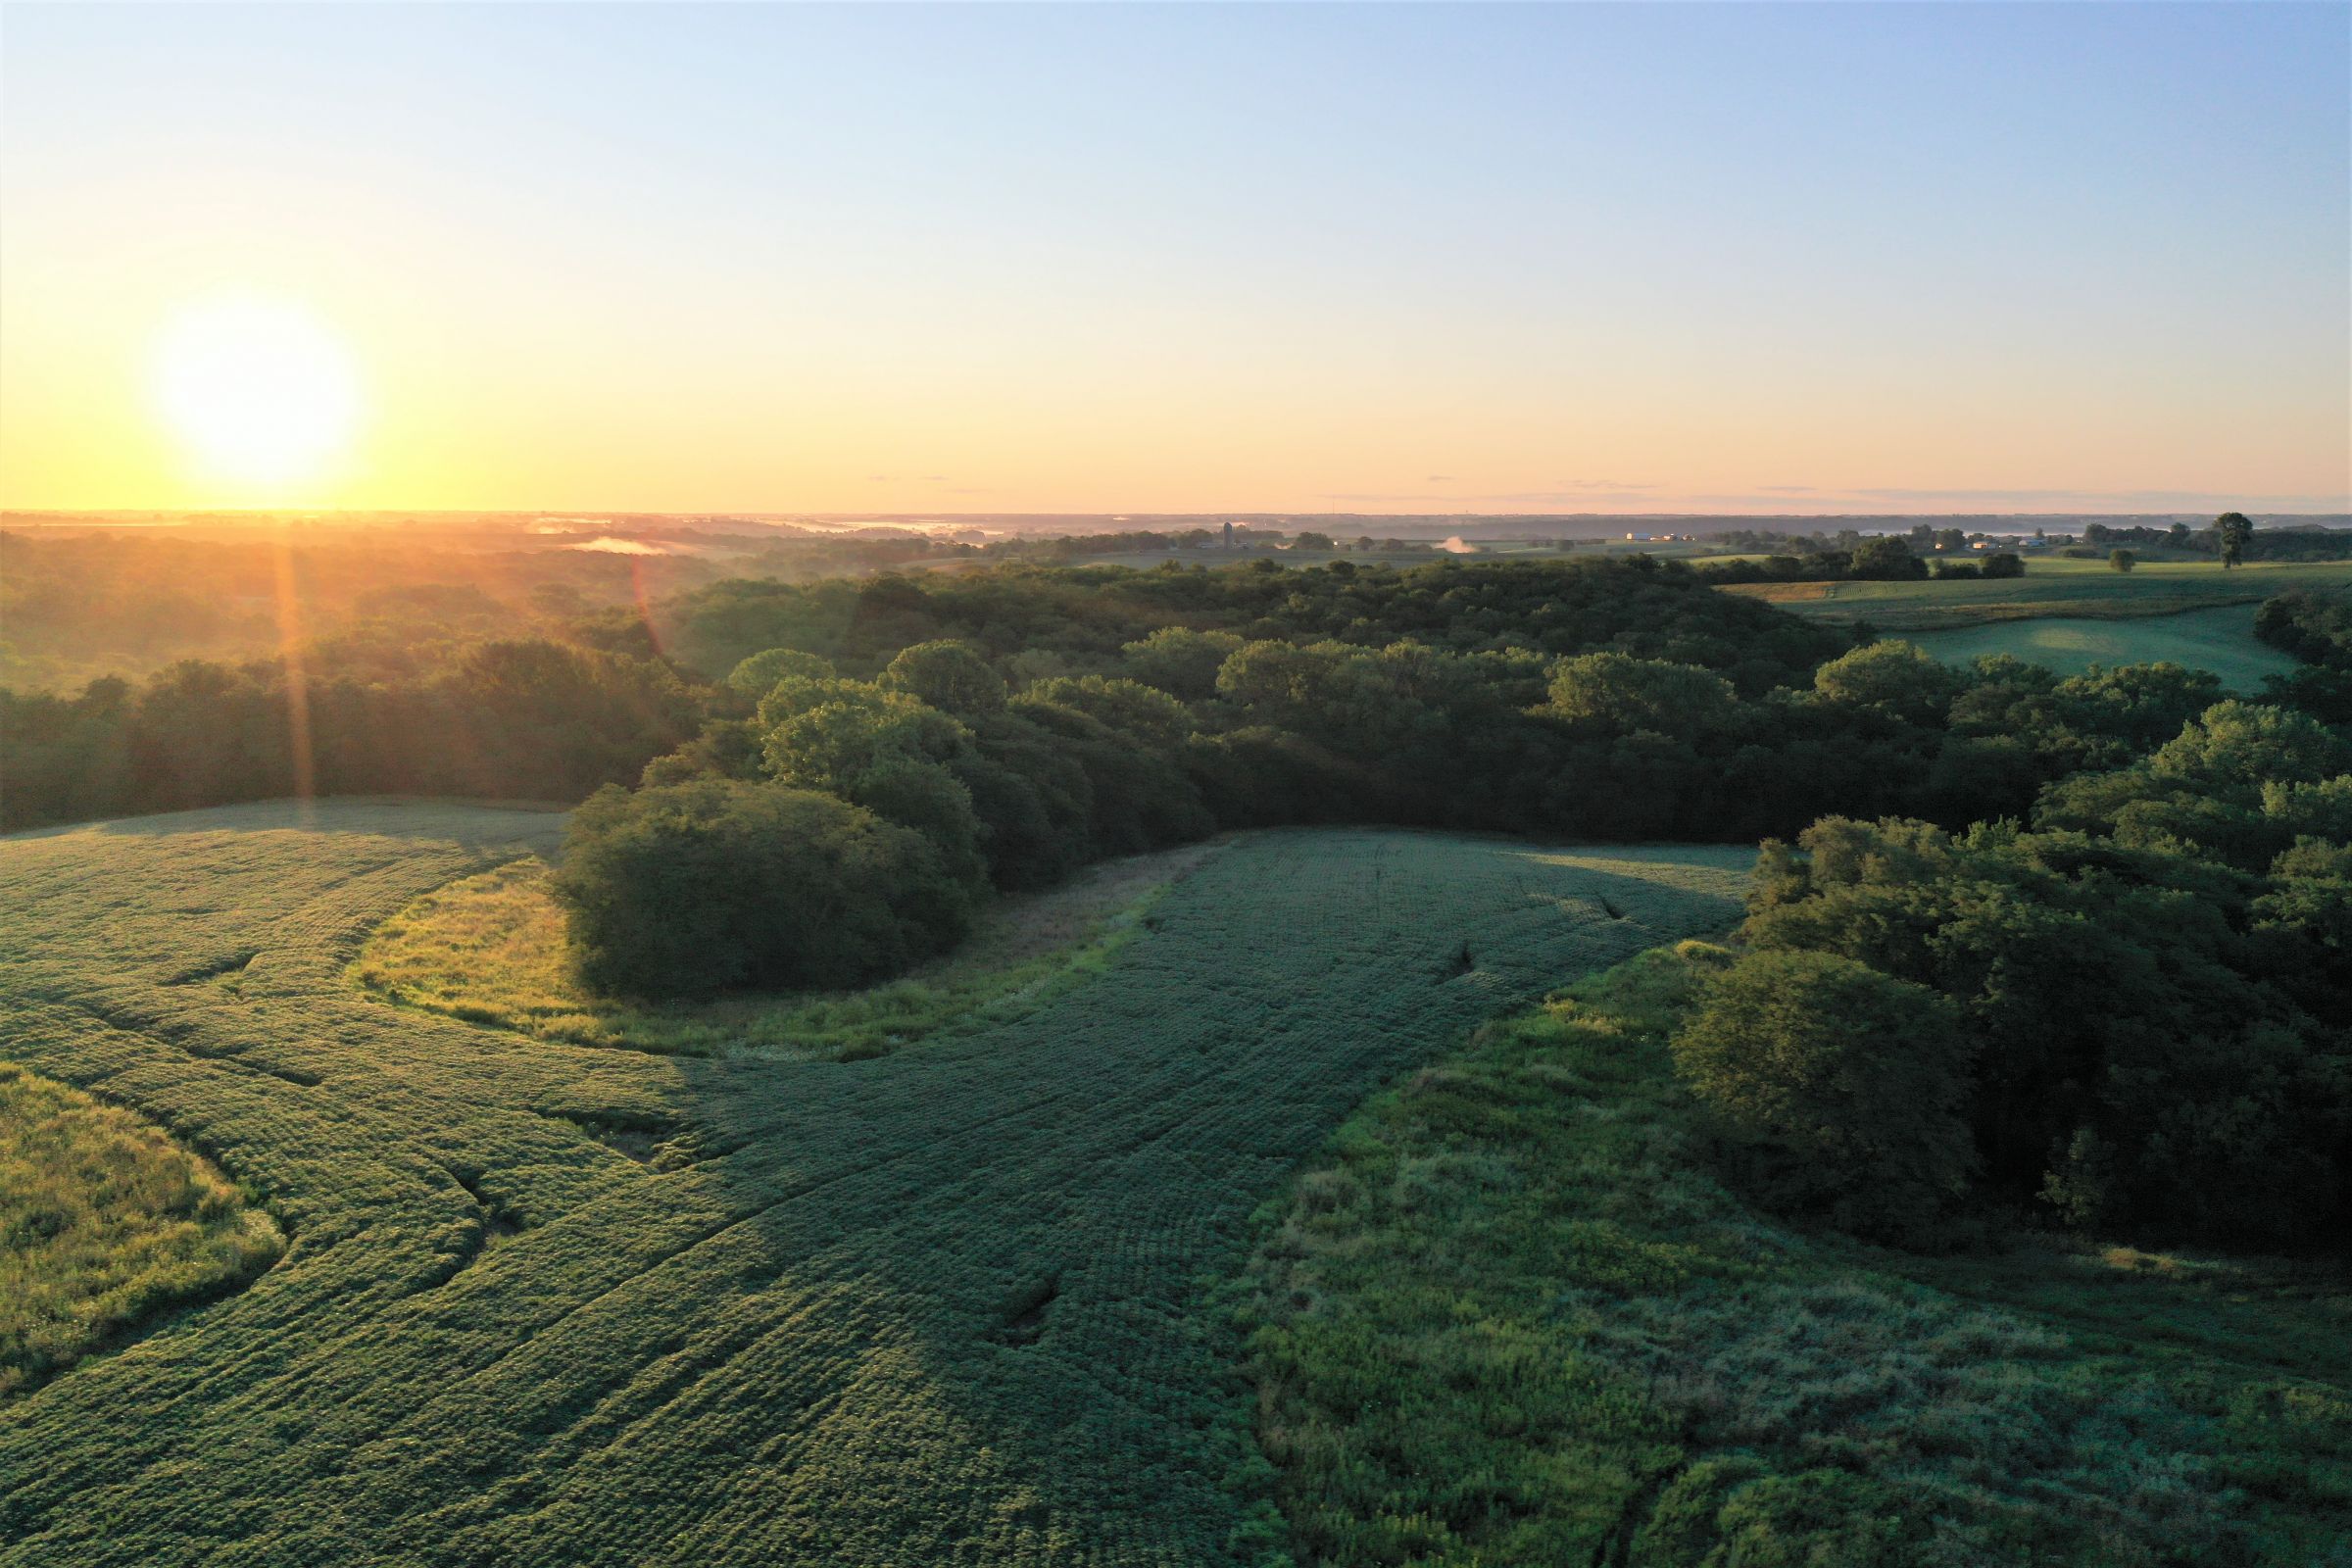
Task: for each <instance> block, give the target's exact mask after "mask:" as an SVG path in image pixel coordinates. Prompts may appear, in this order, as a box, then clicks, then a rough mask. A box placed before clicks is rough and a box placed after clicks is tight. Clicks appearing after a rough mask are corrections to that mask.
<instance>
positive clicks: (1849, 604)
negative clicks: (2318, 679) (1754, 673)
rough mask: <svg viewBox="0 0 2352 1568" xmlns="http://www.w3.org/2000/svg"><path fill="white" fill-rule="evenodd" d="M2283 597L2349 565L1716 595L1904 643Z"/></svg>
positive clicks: (2317, 588) (2086, 569) (1741, 589)
mask: <svg viewBox="0 0 2352 1568" xmlns="http://www.w3.org/2000/svg"><path fill="white" fill-rule="evenodd" d="M2290 588H2299V589H2303V590H2305V591H2307V592H2312V593H2343V592H2352V562H2320V563H2306V562H2292V561H2257V562H2251V563H2248V564H2245V565H2242V566H2238V567H2235V568H2225V567H2223V566H2221V565H2220V564H2216V563H2213V562H2205V561H2150V562H2143V563H2142V564H2140V565H2139V566H2138V567H2137V568H2136V569H2135V570H2132V571H2129V572H2121V571H2117V570H2115V569H2114V568H2113V567H2111V566H2109V565H2108V564H2106V563H2105V562H2103V561H2069V560H2066V559H2064V558H2053V557H2035V558H2034V559H2032V560H2030V561H2028V562H2027V563H2026V574H2025V575H2024V576H2023V577H2005V578H1993V579H1990V580H1986V579H1983V578H1979V579H1976V580H1974V581H1971V580H1968V579H1959V580H1951V579H1946V580H1942V581H1938V580H1936V579H1935V578H1927V579H1924V580H1921V581H1916V582H1800V583H1736V584H1730V585H1727V586H1726V587H1725V588H1724V589H1723V592H1725V593H1737V594H1745V595H1747V596H1749V597H1750V598H1756V599H1763V600H1767V601H1769V602H1771V603H1772V604H1774V605H1777V606H1778V607H1779V608H1781V609H1783V610H1787V611H1792V612H1794V613H1797V614H1800V615H1810V616H1813V617H1816V618H1818V619H1824V620H1835V621H1840V622H1847V621H1855V620H1867V621H1869V622H1870V623H1871V624H1872V625H1873V626H1876V627H1877V628H1878V629H1879V630H1881V631H1883V632H1901V633H1905V634H1908V633H1911V632H1916V631H1936V630H1942V629H1947V628H1950V627H1954V626H1973V625H1981V624H1984V623H1985V622H1987V621H1995V620H2023V619H2030V618H2033V617H2035V616H2048V615H2066V616H2076V617H2082V618H2098V619H2109V618H2117V617H2131V616H2136V615H2169V614H2174V613H2179V612H2181V611H2188V610H2210V609H2214V608H2216V607H2218V606H2222V605H2253V604H2258V603H2260V602H2261V601H2262V600H2265V599H2268V598H2270V597H2272V596H2273V595H2274V594H2282V593H2285V592H2286V591H2287V590H2288V589H2290ZM2258 646H2259V645H2258Z"/></svg>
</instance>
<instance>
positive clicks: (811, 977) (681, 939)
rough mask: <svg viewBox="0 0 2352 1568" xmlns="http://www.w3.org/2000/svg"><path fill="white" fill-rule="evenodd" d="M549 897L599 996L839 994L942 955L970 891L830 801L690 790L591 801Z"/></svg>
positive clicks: (943, 866)
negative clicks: (746, 991)
mask: <svg viewBox="0 0 2352 1568" xmlns="http://www.w3.org/2000/svg"><path fill="white" fill-rule="evenodd" d="M555 890H556V894H557V896H558V897H559V898H560V899H562V900H563V901H564V906H565V907H566V909H567V910H568V912H569V916H570V936H571V944H572V948H573V952H574V954H575V956H576V957H577V960H578V963H579V966H580V972H581V976H582V978H583V979H584V980H586V981H587V982H588V984H590V985H591V986H593V987H595V988H596V989H598V990H601V991H609V992H614V993H619V994H622V995H636V996H655V997H659V996H679V995H692V994H699V993H707V992H711V991H717V990H722V989H726V988H729V987H737V986H759V987H769V988H776V989H785V988H796V987H810V986H846V985H853V984H856V983H858V982H859V981H862V980H867V979H871V978H873V977H875V976H878V975H883V974H887V973H890V972H892V971H894V970H896V969H899V968H903V967H905V966H906V965H907V963H909V962H912V961H914V960H915V959H918V958H921V957H924V956H929V955H931V954H934V953H937V952H940V951H942V950H943V949H945V948H947V947H948V946H949V945H951V944H952V943H954V942H955V941H956V939H957V938H958V937H960V936H961V935H962V934H963V932H964V930H965V929H966V927H967V926H968V925H969V923H970V917H971V894H970V892H969V890H968V889H967V888H966V886H965V885H964V884H963V882H962V881H960V880H959V879H958V878H957V877H956V874H955V872H954V870H953V869H952V868H951V867H950V866H949V865H948V864H947V863H946V860H945V858H943V856H942V854H941V851H940V850H939V848H938V847H937V846H935V845H934V844H933V843H932V842H931V841H930V840H929V839H927V838H925V837H924V836H923V835H922V834H920V833H917V832H915V831H914V830H912V829H910V828H906V827H901V826H899V825H897V824H895V823H891V822H886V821H883V820H881V819H880V818H878V817H877V816H875V815H874V813H872V812H871V811H868V810H865V809H861V808H858V807H855V806H852V805H850V804H848V803H847V802H845V801H841V800H837V799H835V798H834V797H832V796H829V795H819V794H815V793H813V792H810V791H806V790H794V789H784V788H780V787H778V786H775V785H769V784H746V783H739V782H735V781H731V780H722V779H698V780H694V781H692V782H689V783H684V784H670V785H660V786H656V787H653V788H649V789H642V790H639V791H637V792H636V793H634V794H630V793H626V792H623V791H621V790H617V789H606V790H602V791H599V792H598V793H597V794H596V795H594V796H592V797H590V798H589V800H588V802H587V804H586V805H584V806H582V807H581V808H580V809H578V810H577V811H576V812H574V813H573V815H572V820H571V825H570V828H569V830H568V832H567V833H566V834H565V837H564V867H563V869H562V870H561V871H560V872H558V873H557V876H556V880H555Z"/></svg>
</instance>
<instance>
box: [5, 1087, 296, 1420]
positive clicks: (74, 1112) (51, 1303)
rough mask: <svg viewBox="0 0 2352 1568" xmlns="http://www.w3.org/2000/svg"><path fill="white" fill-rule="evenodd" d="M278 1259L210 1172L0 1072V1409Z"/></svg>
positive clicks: (250, 1212)
mask: <svg viewBox="0 0 2352 1568" xmlns="http://www.w3.org/2000/svg"><path fill="white" fill-rule="evenodd" d="M284 1247H285V1238H284V1237H283V1236H281V1235H280V1234H279V1233H278V1229H277V1225H276V1222H275V1221H273V1220H271V1219H270V1216H269V1215H268V1214H265V1213H263V1212H261V1211H260V1210H259V1209H254V1208H248V1207H247V1206H246V1204H245V1202H244V1200H243V1197H242V1196H241V1195H240V1194H239V1193H238V1192H237V1190H236V1188H235V1187H234V1186H233V1185H231V1184H230V1183H229V1182H228V1181H227V1179H226V1178H224V1177H223V1176H221V1172H220V1171H218V1170H217V1169H215V1168H214V1167H213V1165H212V1164H211V1162H210V1161H208V1160H205V1159H203V1158H200V1157H199V1156H197V1155H195V1154H191V1153H189V1152H187V1151H186V1150H184V1149H180V1148H177V1147H176V1146H174V1145H173V1144H172V1141H171V1140H170V1139H169V1138H166V1137H165V1136H164V1135H163V1134H162V1133H161V1132H160V1131H158V1130H157V1129H156V1128H154V1127H151V1126H149V1125H147V1124H146V1123H144V1122H142V1121H140V1120H139V1119H138V1118H137V1117H136V1116H133V1115H130V1114H129V1113H128V1112H126V1111H123V1110H120V1109H118V1108H116V1107H114V1106H112V1105H105V1104H101V1103H98V1102H97V1101H95V1100H92V1099H91V1098H90V1097H89V1096H88V1095H85V1094H82V1093H81V1092H80V1091H78V1090H74V1089H69V1088H68V1087H66V1086H65V1085H64V1084H61V1083H55V1082H52V1081H51V1080H49V1079H46V1078H42V1077H40V1076H38V1075H36V1074H33V1073H29V1072H26V1071H25V1069H24V1068H22V1067H19V1066H16V1065H15V1064H13V1063H11V1062H6V1061H0V1401H4V1400H6V1399H7V1398H8V1397H9V1396H11V1395H15V1394H21V1393H23V1392H24V1391H25V1390H26V1389H30V1388H33V1387H36V1386H37V1385H38V1384H40V1383H41V1382H43V1381H44V1380H46V1379H47V1378H49V1377H51V1376H53V1375H55V1374H56V1373H57V1372H59V1371H61V1370H63V1369H65V1368H67V1367H70V1366H72V1365H73V1363H74V1362H75V1361H77V1360H79V1359H80V1358H81V1357H83V1356H85V1355H87V1354H89V1353H90V1352H91V1351H92V1350H95V1349H98V1348H102V1347H104V1346H105V1345H107V1344H108V1343H110V1342H111V1341H113V1340H115V1339H116V1338H118V1337H121V1336H123V1335H126V1334H129V1333H131V1332H134V1331H135V1330H136V1328H137V1326H138V1325H139V1324H141V1323H143V1322H147V1321H150V1320H152V1319H153V1318H154V1317H156V1316H157V1315H158V1314H160V1313H163V1312H167V1311H170V1310H171V1309H172V1308H173V1307H176V1306H183V1305H186V1304H188V1303H190V1302H193V1301H200V1300H203V1299H207V1298H209V1297H213V1296H218V1295H220V1294H221V1292H223V1291H227V1290H231V1289H234V1288H235V1287H236V1286H238V1285H240V1284H242V1283H243V1282H244V1281H246V1280H248V1279H250V1278H252V1277H253V1276H254V1275H255V1274H257V1273H259V1272H260V1271H261V1270H263V1269H264V1268H267V1267H268V1266H269V1265H270V1263H271V1262H273V1261H275V1259H276V1258H277V1255H278V1253H279V1252H280V1251H281V1250H284Z"/></svg>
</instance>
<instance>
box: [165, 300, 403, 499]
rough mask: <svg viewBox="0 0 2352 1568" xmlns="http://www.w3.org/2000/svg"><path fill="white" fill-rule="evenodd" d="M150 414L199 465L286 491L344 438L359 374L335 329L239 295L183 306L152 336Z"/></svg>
mask: <svg viewBox="0 0 2352 1568" xmlns="http://www.w3.org/2000/svg"><path fill="white" fill-rule="evenodd" d="M153 390H154V395H155V403H156V408H157V411H158V413H159V414H160V415H161V417H162V418H163V421H164V423H165V424H166V425H167V426H168V427H169V428H170V429H171V431H172V435H173V437H174V438H175V439H177V440H178V441H179V443H180V444H181V445H182V446H183V447H185V448H186V449H187V452H188V455H189V457H190V458H191V459H193V460H194V462H195V463H196V464H197V465H198V466H200V467H201V468H202V469H203V470H204V471H205V472H206V474H207V475H208V476H209V477H211V478H213V479H215V480H217V481H220V482H222V483H226V484H232V485H236V486H238V487H240V488H241V489H243V490H245V491H248V492H252V494H250V495H248V496H245V497H242V498H241V499H251V500H285V499H291V497H290V496H289V495H288V492H289V491H292V490H294V489H297V488H299V487H301V486H304V485H309V484H314V483H316V482H318V481H319V479H321V478H323V477H324V476H325V475H326V474H327V472H328V471H329V470H330V469H331V467H332V466H333V465H334V463H335V460H336V459H337V458H338V457H340V456H341V455H342V454H343V452H344V451H345V450H346V449H347V448H348V447H349V446H350V444H351V440H352V436H353V433H354V431H355V429H356V428H357V425H358V423H359V416H360V378H359V371H358V368H357V366H356V365H355V364H354V363H353V360H352V356H351V353H350V351H349V350H348V349H347V348H346V347H345V346H344V344H343V341H342V340H341V339H340V338H339V337H338V336H337V335H336V334H335V332H334V330H333V329H332V328H331V327H329V326H328V325H327V324H326V323H325V322H323V321H321V320H319V318H317V317H316V316H314V315H312V314H311V313H310V312H309V311H307V310H305V309H303V308H302V307H301V306H299V305H295V304H293V303H291V302H288V301H283V300H275V299H270V298H266V297H259V296H238V297H232V298H224V299H218V300H211V301H207V302H205V303H203V304H201V305H196V306H191V307H190V308H188V309H187V310H185V311H183V312H182V313H181V314H180V315H178V316H177V317H175V318H173V319H172V321H171V322H170V324H168V325H167V326H166V327H165V328H164V331H163V333H162V335H161V336H160V337H159V338H158V340H157V342H156V348H155V357H154V363H153Z"/></svg>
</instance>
